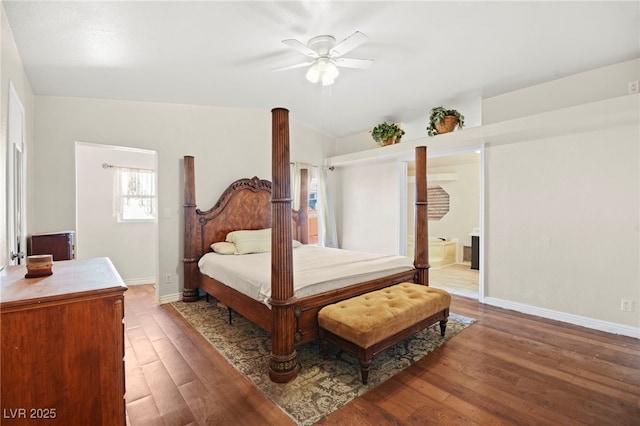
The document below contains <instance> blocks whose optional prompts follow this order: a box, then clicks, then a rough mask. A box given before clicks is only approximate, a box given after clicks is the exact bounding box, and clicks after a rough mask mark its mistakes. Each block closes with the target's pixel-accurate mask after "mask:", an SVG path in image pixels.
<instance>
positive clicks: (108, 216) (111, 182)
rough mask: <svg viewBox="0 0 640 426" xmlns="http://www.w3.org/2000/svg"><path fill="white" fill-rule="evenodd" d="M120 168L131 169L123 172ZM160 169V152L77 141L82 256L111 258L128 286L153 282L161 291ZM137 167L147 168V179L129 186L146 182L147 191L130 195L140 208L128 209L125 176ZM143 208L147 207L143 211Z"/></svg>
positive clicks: (78, 251) (78, 234)
mask: <svg viewBox="0 0 640 426" xmlns="http://www.w3.org/2000/svg"><path fill="white" fill-rule="evenodd" d="M120 170H124V171H126V173H124V174H122V173H121V174H120V176H119V175H118V171H120ZM156 170H157V153H156V151H150V150H143V149H137V148H129V147H122V146H112V145H101V144H94V143H86V142H76V221H77V223H76V258H78V259H86V258H89V257H108V258H109V259H111V262H112V263H113V264H114V266H115V268H116V269H117V271H118V273H119V274H120V276H121V277H122V279H123V281H124V282H125V283H126V284H127V285H136V284H151V283H153V284H156V292H157V287H158V286H157V283H158V276H159V274H158V219H157V205H158V204H157V193H154V192H153V191H155V188H157V184H156V182H157V177H156V173H155V172H156ZM132 171H142V172H144V179H142V178H141V179H138V180H137V181H135V182H131V183H129V184H127V183H125V187H126V186H127V185H129V186H130V187H131V188H132V190H135V191H138V192H139V191H140V188H138V187H141V186H144V187H145V188H144V194H142V195H139V196H137V197H131V196H132V193H129V194H125V195H126V196H127V197H129V198H131V199H133V200H134V201H135V202H136V204H135V206H134V207H136V208H135V209H134V210H131V211H132V212H133V213H131V211H130V212H129V213H127V212H126V211H124V213H125V214H123V210H122V206H121V199H122V194H121V192H119V188H121V187H122V177H121V176H122V175H124V176H129V175H131V173H130V172H132ZM149 177H150V179H151V180H150V181H148V178H149ZM148 188H150V189H148ZM133 195H135V194H133ZM119 197H120V198H119ZM150 197H152V198H154V200H152V202H154V203H155V210H154V209H153V208H152V207H149V206H151V204H149V198H150ZM140 206H142V207H140ZM141 208H144V209H146V210H145V211H144V212H143V213H140V209H141ZM132 215H133V216H132Z"/></svg>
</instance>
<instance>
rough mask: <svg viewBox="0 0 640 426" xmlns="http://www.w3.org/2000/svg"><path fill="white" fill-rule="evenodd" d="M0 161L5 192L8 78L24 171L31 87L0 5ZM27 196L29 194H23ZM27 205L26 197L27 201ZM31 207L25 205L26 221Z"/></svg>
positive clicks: (0, 221)
mask: <svg viewBox="0 0 640 426" xmlns="http://www.w3.org/2000/svg"><path fill="white" fill-rule="evenodd" d="M0 45H1V46H2V50H1V52H0V164H1V165H2V173H0V188H2V189H3V194H6V187H7V176H6V170H7V169H6V165H7V110H8V103H9V81H11V83H13V86H14V88H15V89H16V93H17V95H18V97H19V98H20V101H21V102H22V106H23V107H24V110H25V116H24V118H25V129H24V130H25V134H24V138H25V142H26V147H25V152H26V157H27V165H28V167H27V173H29V171H30V170H31V168H30V167H29V165H30V164H31V161H30V153H31V151H32V147H33V102H34V97H33V90H32V89H31V85H30V84H29V80H28V79H27V76H26V74H25V72H24V66H23V65H22V60H21V59H20V55H19V54H18V49H17V47H16V45H15V40H14V39H13V34H12V33H11V28H10V27H9V23H8V22H7V17H6V15H5V12H4V6H3V5H1V4H0ZM27 180H28V181H29V180H31V173H29V174H28V175H27ZM27 197H28V198H29V194H28V193H27ZM27 204H29V203H28V200H27ZM30 213H31V209H29V205H27V211H26V214H27V220H29V215H30ZM6 214H7V198H6V196H4V197H2V198H1V199H0V266H2V265H7V264H8V263H9V256H8V251H7V215H6Z"/></svg>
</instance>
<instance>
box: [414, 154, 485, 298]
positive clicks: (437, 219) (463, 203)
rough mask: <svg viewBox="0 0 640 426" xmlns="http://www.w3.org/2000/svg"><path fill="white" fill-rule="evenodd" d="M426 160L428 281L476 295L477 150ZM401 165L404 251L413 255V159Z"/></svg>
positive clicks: (479, 167)
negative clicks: (404, 180) (403, 185)
mask: <svg viewBox="0 0 640 426" xmlns="http://www.w3.org/2000/svg"><path fill="white" fill-rule="evenodd" d="M427 161H428V163H427V174H428V176H427V187H428V192H429V195H428V200H429V239H430V241H429V263H430V265H431V269H430V272H429V282H430V285H431V286H434V287H440V288H444V289H446V290H447V291H449V292H451V293H454V294H459V295H462V296H466V297H472V298H475V299H481V294H482V273H481V271H480V270H479V262H474V261H473V260H474V258H473V255H474V254H475V253H476V251H475V250H474V249H476V248H478V247H477V242H478V239H477V238H479V236H480V232H481V228H482V209H483V195H482V194H483V189H482V184H483V180H482V164H483V163H482V148H481V147H479V148H475V149H471V150H469V151H465V152H458V153H452V154H447V155H439V156H434V157H429V158H428V160H427ZM404 169H405V170H406V203H405V206H406V216H405V217H406V228H405V230H406V254H407V256H409V257H412V256H413V249H414V241H413V235H414V226H415V221H414V200H415V164H414V162H413V161H408V162H407V165H406V167H405V168H404ZM474 237H475V238H474Z"/></svg>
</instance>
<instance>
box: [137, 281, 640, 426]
mask: <svg viewBox="0 0 640 426" xmlns="http://www.w3.org/2000/svg"><path fill="white" fill-rule="evenodd" d="M451 310H452V312H455V313H458V314H461V315H465V316H470V317H473V318H475V319H476V320H477V322H476V324H474V325H472V326H471V327H469V328H467V329H466V330H464V331H463V332H462V333H460V335H458V336H456V337H455V338H454V339H452V340H450V341H449V342H447V343H446V344H445V345H443V346H442V347H441V348H439V349H437V350H436V351H434V352H433V353H431V354H429V355H428V356H426V357H424V358H423V359H421V360H420V361H418V362H417V363H416V364H414V365H412V366H411V367H409V368H407V369H406V370H404V371H402V372H401V373H400V374H398V375H396V376H395V377H393V378H392V379H390V380H388V381H387V382H385V383H383V384H382V385H380V386H378V387H376V388H374V389H373V390H371V391H369V392H368V393H366V394H365V395H363V396H361V397H359V398H357V399H355V400H353V401H352V402H351V403H349V404H347V405H346V406H344V407H342V408H340V409H339V410H337V411H335V412H334V413H332V414H331V415H329V416H328V417H326V418H324V419H323V420H322V421H320V422H319V424H322V425H383V424H385V425H386V424H397V425H399V424H402V425H409V424H419V425H425V424H446V425H456V424H478V425H497V424H519V425H520V424H535V425H540V424H544V425H560V424H562V425H571V424H594V425H638V424H639V419H640V340H637V339H632V338H629V337H623V336H616V335H612V334H608V333H602V332H598V331H593V330H590V329H586V328H582V327H577V326H573V325H569V324H565V323H560V322H556V321H552V320H547V319H543V318H537V317H532V316H529V315H524V314H520V313H517V312H513V311H508V310H504V309H500V308H495V307H491V306H484V305H480V304H478V302H477V300H473V299H468V298H464V297H459V296H455V295H454V297H453V302H452V308H451ZM125 354H126V355H125V362H126V364H125V368H126V387H127V393H126V403H127V416H128V419H127V422H128V424H129V425H131V426H139V425H169V426H174V425H175V426H183V425H291V424H294V423H293V421H292V420H291V419H290V418H289V417H288V416H287V415H286V414H284V413H283V412H282V411H281V410H280V409H279V408H278V407H277V406H275V405H274V404H273V403H271V402H270V401H269V400H268V399H266V398H265V397H264V396H263V395H262V393H261V392H260V391H258V390H257V388H255V387H254V386H253V385H252V384H251V383H250V382H249V381H248V380H247V379H246V378H245V377H244V376H243V375H241V374H240V373H239V372H238V371H237V370H236V369H235V368H234V367H233V366H231V365H230V364H229V363H228V362H227V361H226V360H225V359H224V358H223V357H222V356H221V355H220V354H219V353H218V352H217V351H216V350H215V349H213V347H212V346H211V345H210V344H209V343H208V342H207V341H206V340H205V339H204V338H202V336H200V334H199V333H197V332H196V331H195V330H194V329H193V328H191V327H190V326H189V325H188V323H186V321H185V320H184V319H183V318H182V317H181V316H180V314H178V313H177V312H176V311H175V310H174V309H173V308H172V307H171V306H170V305H158V304H156V303H155V301H154V289H153V287H152V286H150V285H143V286H131V287H129V290H128V291H127V292H125Z"/></svg>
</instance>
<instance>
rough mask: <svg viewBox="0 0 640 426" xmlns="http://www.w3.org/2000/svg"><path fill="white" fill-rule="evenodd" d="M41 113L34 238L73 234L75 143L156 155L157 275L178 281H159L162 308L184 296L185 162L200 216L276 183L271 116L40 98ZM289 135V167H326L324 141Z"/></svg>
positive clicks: (304, 131) (294, 130)
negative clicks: (241, 189) (246, 187)
mask: <svg viewBox="0 0 640 426" xmlns="http://www.w3.org/2000/svg"><path fill="white" fill-rule="evenodd" d="M36 112H37V121H36V123H35V146H34V154H35V159H34V162H35V171H34V173H35V181H34V182H33V184H32V185H31V186H30V187H29V189H30V191H31V192H32V193H33V194H34V210H35V212H36V213H35V218H34V221H33V223H31V229H30V232H39V231H46V230H49V229H75V203H74V200H75V179H74V176H75V170H74V169H75V167H74V149H75V142H76V141H83V142H89V143H101V144H106V145H117V146H130V147H133V148H140V149H148V150H155V151H157V152H158V199H159V212H160V218H159V222H158V244H159V259H158V265H159V266H158V268H159V271H160V276H161V277H162V278H164V276H165V274H167V273H170V274H172V276H173V277H175V279H173V280H172V282H171V283H169V284H166V283H165V282H164V279H162V280H160V281H161V282H160V285H159V293H160V296H161V298H162V300H169V299H170V298H171V297H172V296H174V295H176V294H178V293H179V292H180V291H181V289H182V257H183V256H182V253H183V241H182V235H183V223H182V205H183V168H182V161H183V160H182V158H183V156H184V155H193V156H194V157H195V171H196V201H197V203H198V206H199V207H201V208H205V209H208V208H210V207H212V206H213V204H214V202H215V201H217V198H218V197H219V195H220V194H221V192H222V191H223V190H224V189H225V188H226V187H227V186H228V185H229V184H230V183H231V182H232V181H234V180H236V179H239V178H243V177H252V176H256V175H257V176H258V177H261V178H267V179H271V112H270V111H264V110H249V109H233V108H217V107H204V106H191V105H173V104H157V103H145V102H131V101H111V100H99V99H84V98H68V97H50V96H37V97H36ZM290 127H291V130H290V134H291V144H292V146H291V158H292V160H294V161H304V162H308V163H314V164H321V163H322V161H323V159H324V157H325V156H326V153H325V146H326V145H327V144H328V141H327V140H326V138H325V137H324V136H323V135H321V134H320V133H318V132H316V131H314V130H312V129H310V128H308V127H307V126H304V125H302V124H300V123H298V122H297V121H295V117H292V119H291V126H290ZM79 249H80V250H82V248H81V247H80V248H79Z"/></svg>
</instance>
